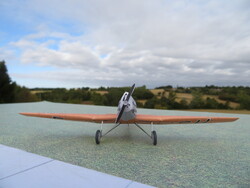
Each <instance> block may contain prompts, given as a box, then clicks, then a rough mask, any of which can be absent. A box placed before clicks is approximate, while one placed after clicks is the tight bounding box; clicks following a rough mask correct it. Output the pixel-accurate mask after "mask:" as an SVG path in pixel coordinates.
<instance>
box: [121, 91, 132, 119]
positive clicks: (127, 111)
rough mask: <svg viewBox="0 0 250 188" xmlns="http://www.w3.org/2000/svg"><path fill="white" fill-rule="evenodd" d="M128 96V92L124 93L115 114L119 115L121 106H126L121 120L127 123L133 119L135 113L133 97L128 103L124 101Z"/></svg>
mask: <svg viewBox="0 0 250 188" xmlns="http://www.w3.org/2000/svg"><path fill="white" fill-rule="evenodd" d="M128 94H129V93H128V92H125V93H124V94H123V96H122V98H121V99H120V101H119V104H118V110H117V111H118V112H117V114H119V113H120V111H121V109H122V106H123V105H126V107H125V109H124V112H123V114H122V117H121V120H123V121H129V120H132V119H134V118H135V117H136V113H137V109H136V107H137V106H136V102H135V100H134V99H133V97H132V96H131V97H130V98H129V100H128V101H126V100H125V99H126V97H127V95H128Z"/></svg>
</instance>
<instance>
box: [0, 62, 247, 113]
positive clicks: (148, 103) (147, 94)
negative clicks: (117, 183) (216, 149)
mask: <svg viewBox="0 0 250 188" xmlns="http://www.w3.org/2000/svg"><path fill="white" fill-rule="evenodd" d="M156 89H162V90H164V92H168V95H167V96H166V95H163V94H162V95H161V94H158V95H154V94H153V93H152V92H151V91H150V90H149V89H147V88H146V86H141V87H137V88H136V89H135V91H134V94H133V98H134V99H135V100H136V101H137V106H138V107H142V108H156V109H231V108H232V107H230V105H229V103H230V102H237V103H239V104H240V106H239V107H238V109H247V110H250V87H243V86H238V87H235V86H233V87H229V86H228V87H219V86H214V85H211V86H205V87H176V88H174V87H172V86H171V85H167V86H160V87H157V88H156ZM38 90H40V91H39V92H34V91H38ZM129 90H130V88H129V87H100V88H97V89H90V88H89V87H82V88H76V89H65V88H53V89H52V88H33V89H28V88H26V87H22V86H19V85H18V84H17V83H16V82H13V81H12V80H11V78H10V77H9V75H8V70H7V67H6V65H5V62H4V61H1V62H0V103H14V102H34V101H44V100H45V101H51V102H63V103H75V104H83V103H84V104H94V105H105V106H117V104H118V102H119V100H120V98H121V96H122V94H123V93H124V92H125V91H129ZM100 91H101V92H104V93H101V92H100ZM177 93H189V94H191V95H192V100H191V101H187V100H185V99H184V98H183V99H181V100H180V101H179V100H178V101H177V100H176V99H177ZM203 95H214V96H218V98H219V99H221V100H224V101H226V102H225V103H220V102H218V101H217V100H216V99H214V98H209V97H208V98H206V99H204V98H203ZM142 101H144V102H142Z"/></svg>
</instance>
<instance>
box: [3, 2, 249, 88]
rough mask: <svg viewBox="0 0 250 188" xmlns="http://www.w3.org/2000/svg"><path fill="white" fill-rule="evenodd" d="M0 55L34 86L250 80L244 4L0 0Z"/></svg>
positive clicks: (14, 76)
mask: <svg viewBox="0 0 250 188" xmlns="http://www.w3.org/2000/svg"><path fill="white" fill-rule="evenodd" d="M0 28H1V29H0V60H5V62H6V63H7V67H8V70H9V74H10V76H11V78H12V80H13V81H16V82H17V83H18V84H20V85H23V86H26V87H29V88H32V87H67V88H71V87H86V86H89V87H99V86H128V85H132V84H133V83H136V84H137V85H147V86H148V87H150V88H152V87H156V86H160V85H169V84H170V85H173V86H177V85H178V86H204V85H210V84H213V85H222V86H227V85H245V86H249V85H250V79H249V78H250V2H249V1H248V0H232V1H217V0H210V1H209V0H208V1H187V0H180V1H170V0H157V1H152V0H137V1H134V0H128V1H120V0H106V1H98V0H93V1H87V0H74V1H67V0H9V1H1V2H0Z"/></svg>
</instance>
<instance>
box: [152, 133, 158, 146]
mask: <svg viewBox="0 0 250 188" xmlns="http://www.w3.org/2000/svg"><path fill="white" fill-rule="evenodd" d="M151 139H152V141H153V145H156V144H157V134H156V132H155V131H152V132H151Z"/></svg>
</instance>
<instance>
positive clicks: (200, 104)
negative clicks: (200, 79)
mask: <svg viewBox="0 0 250 188" xmlns="http://www.w3.org/2000/svg"><path fill="white" fill-rule="evenodd" d="M192 95H193V99H192V101H191V103H190V108H191V109H200V108H204V105H205V103H204V101H203V99H202V93H201V92H199V91H195V90H194V91H193V92H192Z"/></svg>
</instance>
